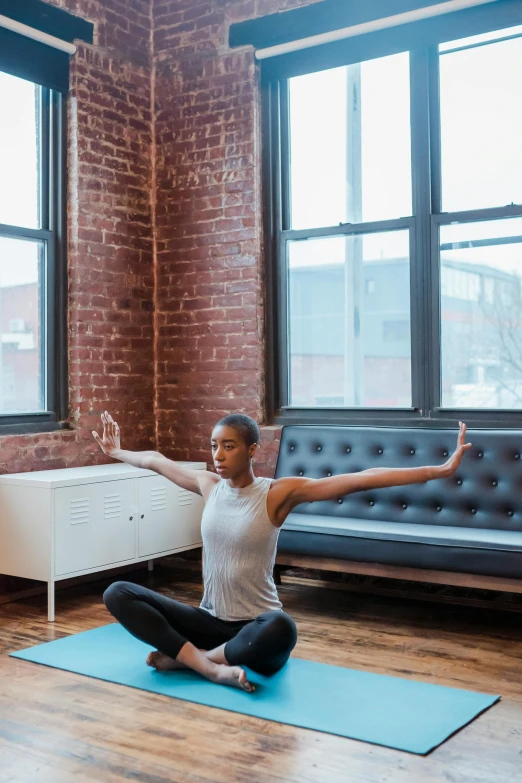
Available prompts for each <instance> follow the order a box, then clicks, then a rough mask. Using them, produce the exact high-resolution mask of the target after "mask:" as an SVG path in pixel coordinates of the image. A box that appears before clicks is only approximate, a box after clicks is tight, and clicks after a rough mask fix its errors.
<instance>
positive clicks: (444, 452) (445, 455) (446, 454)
mask: <svg viewBox="0 0 522 783" xmlns="http://www.w3.org/2000/svg"><path fill="white" fill-rule="evenodd" d="M442 456H443V457H447V456H448V452H447V451H446V449H444V451H443V452H442Z"/></svg>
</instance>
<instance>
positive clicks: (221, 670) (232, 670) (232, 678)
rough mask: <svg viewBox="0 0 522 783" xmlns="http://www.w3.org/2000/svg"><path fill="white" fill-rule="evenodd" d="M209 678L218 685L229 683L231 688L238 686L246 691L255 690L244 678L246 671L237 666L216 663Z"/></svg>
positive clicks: (251, 691)
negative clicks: (213, 673) (212, 674)
mask: <svg viewBox="0 0 522 783" xmlns="http://www.w3.org/2000/svg"><path fill="white" fill-rule="evenodd" d="M211 679H212V682H216V683H218V685H230V686H231V687H232V688H239V689H240V690H242V691H246V692H247V693H253V691H255V687H254V686H253V685H252V683H250V682H248V680H247V678H246V672H245V671H244V670H243V669H241V668H240V667H239V666H225V665H224V664H217V665H216V673H215V675H214V676H213V677H212V678H211Z"/></svg>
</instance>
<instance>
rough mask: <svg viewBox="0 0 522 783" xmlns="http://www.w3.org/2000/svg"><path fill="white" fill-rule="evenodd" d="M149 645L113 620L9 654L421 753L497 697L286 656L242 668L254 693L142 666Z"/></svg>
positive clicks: (108, 679) (203, 702) (308, 727)
mask: <svg viewBox="0 0 522 783" xmlns="http://www.w3.org/2000/svg"><path fill="white" fill-rule="evenodd" d="M151 649H152V648H150V647H148V646H147V645H146V644H143V643H142V642H139V641H138V640H137V639H135V638H134V637H133V636H131V635H130V634H129V633H127V631H125V630H124V629H123V628H122V627H121V626H120V625H118V624H117V623H114V624H111V625H105V626H103V627H102V628H95V629H94V630H92V631H85V632H84V633H79V634H75V635H74V636H67V637H65V638H64V639H58V640H57V641H55V642H48V643H47V644H41V645H39V646H37V647H31V648H29V649H27V650H20V651H19V652H14V653H11V655H12V656H13V657H14V658H22V659H23V660H26V661H33V662H34V663H41V664H44V665H46V666H53V667H54V668H57V669H65V670H66V671H70V672H75V673H77V674H85V675H87V676H88V677H96V678H97V679H99V680H106V681H108V682H115V683H118V684H120V685H128V686H130V687H132V688H139V689H140V690H143V691H150V692H152V693H159V694H163V695H165V696H172V697H173V698H176V699H183V700H185V701H192V702H196V703H197V704H206V705H207V706H209V707H218V708H219V709H222V710H231V711H232V712H239V713H242V714H244V715H252V716H255V717H257V718H264V719H265V720H272V721H277V722H278V723H288V724H290V725H291V726H300V727H303V728H306V729H313V730H314V731H324V732H328V733H330V734H338V735H340V736H342V737H350V738H351V739H357V740H363V741H364V742H371V743H374V744H377V745H385V746H387V747H390V748H396V749H398V750H405V751H409V752H410V753H418V754H422V755H424V754H426V753H429V752H430V750H433V748H436V747H437V745H440V743H441V742H444V740H445V739H447V738H448V737H449V736H451V735H452V734H454V733H455V732H456V731H458V730H459V729H461V728H462V727H463V726H465V725H466V724H467V723H469V722H470V721H472V720H473V719H474V718H476V717H477V715H480V713H481V712H483V711H484V710H486V709H487V708H488V707H491V705H492V704H494V703H495V702H496V701H498V699H499V698H500V696H489V695H487V694H484V693H474V692H472V691H464V690H458V689H456V688H444V687H443V686H441V685H431V684H429V683H423V682H416V681H414V680H405V679H402V678H399V677H387V676H384V675H381V674H372V673H371V672H362V671H356V670H354V669H344V668H341V667H339V666H327V665H326V664H323V663H314V662H313V661H305V660H302V659H300V658H291V659H290V661H289V662H288V663H287V665H286V666H285V667H284V668H283V669H282V670H281V671H280V672H278V673H277V674H275V675H274V676H273V677H263V676H262V675H260V674H256V673H255V672H251V671H249V670H247V671H248V676H249V679H250V680H251V682H253V683H255V685H256V691H255V693H244V692H242V691H239V690H236V689H235V688H228V687H225V686H223V685H214V684H213V683H210V682H207V681H206V680H205V679H203V678H202V677H200V676H199V675H197V674H195V673H194V672H190V671H183V670H182V671H175V672H157V671H155V670H153V669H150V668H149V667H148V666H146V665H145V658H146V656H147V654H148V653H149V652H150V650H151Z"/></svg>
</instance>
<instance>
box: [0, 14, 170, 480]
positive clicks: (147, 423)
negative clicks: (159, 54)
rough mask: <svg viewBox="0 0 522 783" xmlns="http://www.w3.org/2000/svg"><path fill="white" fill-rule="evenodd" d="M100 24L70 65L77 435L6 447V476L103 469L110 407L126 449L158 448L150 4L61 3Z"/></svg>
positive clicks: (5, 442)
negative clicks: (98, 436) (102, 418)
mask: <svg viewBox="0 0 522 783" xmlns="http://www.w3.org/2000/svg"><path fill="white" fill-rule="evenodd" d="M54 4H55V5H58V6H60V7H62V8H65V9H66V10H69V11H72V12H73V13H76V14H78V15H80V16H82V17H84V18H87V19H90V20H91V21H94V22H95V23H96V27H95V47H89V46H84V45H80V46H79V49H78V52H77V54H76V55H75V56H74V57H73V58H72V60H71V93H70V100H69V128H68V136H69V150H68V158H69V161H68V162H69V204H68V206H69V219H68V240H69V252H68V263H69V386H70V418H71V423H72V425H73V426H74V429H73V430H72V431H67V432H57V433H52V434H40V435H30V436H25V435H17V436H9V437H3V438H1V439H0V472H7V471H8V472H16V471H26V470H39V469H48V468H53V467H64V466H72V465H82V464H86V463H92V462H93V461H99V462H102V461H107V460H106V458H105V457H104V455H103V454H102V453H101V452H100V450H99V448H98V446H97V445H96V444H95V443H94V441H93V439H92V436H91V434H90V433H91V430H92V429H93V428H94V427H95V426H96V425H97V423H98V420H99V415H100V413H101V412H102V411H103V410H104V409H106V408H108V409H110V410H111V411H113V412H114V413H115V414H116V416H118V418H119V420H121V425H122V429H123V432H124V434H125V436H126V444H127V445H128V446H129V447H130V448H151V447H154V444H155V435H154V431H155V424H154V415H153V405H152V401H153V383H154V365H153V353H152V345H153V312H152V311H153V274H152V269H153V263H152V232H151V165H152V164H151V157H152V154H151V152H152V122H151V111H150V109H151V14H150V11H151V4H150V0H104V2H97V1H95V0H54Z"/></svg>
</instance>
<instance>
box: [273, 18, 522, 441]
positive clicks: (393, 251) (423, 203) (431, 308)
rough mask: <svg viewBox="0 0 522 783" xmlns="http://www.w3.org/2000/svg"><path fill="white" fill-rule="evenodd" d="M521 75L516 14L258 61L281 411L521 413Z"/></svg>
mask: <svg viewBox="0 0 522 783" xmlns="http://www.w3.org/2000/svg"><path fill="white" fill-rule="evenodd" d="M439 40H440V39H439ZM372 56H373V55H372ZM521 84H522V26H520V27H509V28H508V29H503V30H497V31H495V32H487V33H484V34H480V35H474V36H470V37H468V38H462V39H459V40H457V41H447V40H446V42H445V43H443V44H440V45H433V46H430V47H427V48H425V49H422V50H411V51H403V52H397V53H393V54H388V55H385V56H381V57H375V56H373V59H371V60H368V61H363V62H358V63H350V64H348V65H345V66H341V67H334V68H329V69H325V70H322V71H317V72H314V73H308V74H307V73H305V74H304V75H298V76H291V77H288V78H282V79H274V78H273V76H272V78H271V81H270V83H269V84H268V87H267V91H266V94H267V102H266V106H265V109H266V115H267V117H268V119H267V120H266V123H267V124H266V125H265V128H266V129H267V131H268V132H269V133H270V136H269V138H270V144H269V145H268V147H269V150H268V152H267V153H265V160H266V172H267V173H266V177H265V183H266V186H267V190H268V193H267V196H268V198H269V201H267V204H268V207H267V208H268V210H269V212H270V216H271V217H270V221H269V222H267V225H268V231H269V232H270V234H271V240H272V241H271V242H270V241H269V242H267V247H268V248H271V253H272V256H273V263H272V267H271V270H272V275H271V277H270V278H269V283H271V284H272V286H273V290H274V291H275V295H274V296H273V301H272V319H271V323H270V324H269V326H270V329H271V330H272V332H273V334H272V347H273V350H272V351H271V353H270V356H269V362H270V366H269V368H268V369H269V373H268V376H269V382H271V388H269V399H270V403H271V408H272V413H273V414H274V415H276V416H278V415H279V416H280V420H282V421H285V420H286V421H290V420H296V419H304V420H309V421H325V420H331V421H334V420H343V421H346V420H354V421H360V422H361V423H362V422H363V421H368V422H370V421H380V422H386V421H390V422H403V423H414V422H415V421H421V420H424V421H425V420H427V419H430V420H433V421H438V422H439V424H440V423H443V422H447V423H448V424H449V423H451V422H453V421H454V420H455V419H457V418H459V417H464V416H465V418H466V420H467V421H470V422H472V423H478V424H484V425H485V426H488V425H489V426H491V425H495V426H496V425H498V424H502V423H509V424H511V425H513V423H514V421H515V420H516V419H517V418H518V419H519V420H520V412H522V143H521V141H520V140H521V139H522V92H521V90H520V85H521ZM270 293H272V292H270Z"/></svg>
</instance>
